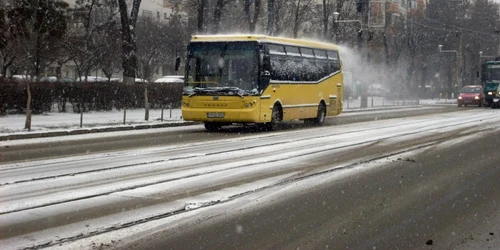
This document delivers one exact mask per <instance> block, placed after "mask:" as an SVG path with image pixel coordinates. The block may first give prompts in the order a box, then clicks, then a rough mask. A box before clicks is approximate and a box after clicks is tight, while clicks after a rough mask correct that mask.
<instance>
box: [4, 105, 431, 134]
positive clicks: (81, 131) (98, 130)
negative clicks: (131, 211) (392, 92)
mask: <svg viewBox="0 0 500 250" xmlns="http://www.w3.org/2000/svg"><path fill="white" fill-rule="evenodd" d="M421 107H422V105H410V106H384V107H376V108H362V109H361V108H360V109H348V110H343V111H342V113H356V112H364V111H381V110H393V109H407V108H421ZM197 124H200V123H199V122H186V121H181V122H173V123H157V124H138V125H127V126H119V127H102V128H87V129H75V130H69V131H48V132H34V133H27V134H12V135H3V136H0V141H10V140H21V139H35V138H47V137H56V136H66V135H83V134H92V133H105V132H116V131H127V130H143V129H152V128H168V127H180V126H190V125H197Z"/></svg>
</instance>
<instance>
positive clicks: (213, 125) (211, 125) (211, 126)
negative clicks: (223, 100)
mask: <svg viewBox="0 0 500 250" xmlns="http://www.w3.org/2000/svg"><path fill="white" fill-rule="evenodd" d="M221 127H222V124H221V123H219V122H205V129H207V130H208V131H212V132H214V131H219V130H220V129H221Z"/></svg>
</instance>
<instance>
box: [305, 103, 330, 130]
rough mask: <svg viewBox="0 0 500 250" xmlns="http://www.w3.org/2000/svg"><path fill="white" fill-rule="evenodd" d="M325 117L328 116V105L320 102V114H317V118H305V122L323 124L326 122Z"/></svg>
mask: <svg viewBox="0 0 500 250" xmlns="http://www.w3.org/2000/svg"><path fill="white" fill-rule="evenodd" d="M325 118H326V107H325V105H324V104H323V103H320V104H319V106H318V114H317V115H316V118H311V119H305V120H304V123H306V124H314V125H321V124H323V123H324V122H325Z"/></svg>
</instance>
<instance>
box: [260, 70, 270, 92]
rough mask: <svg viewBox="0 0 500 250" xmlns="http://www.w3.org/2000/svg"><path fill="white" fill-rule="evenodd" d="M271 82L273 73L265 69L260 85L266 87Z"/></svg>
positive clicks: (261, 75)
mask: <svg viewBox="0 0 500 250" xmlns="http://www.w3.org/2000/svg"><path fill="white" fill-rule="evenodd" d="M270 82H271V73H270V72H269V71H268V70H263V71H262V73H261V74H260V83H259V85H260V86H261V87H262V88H265V87H266V86H267V85H269V83H270Z"/></svg>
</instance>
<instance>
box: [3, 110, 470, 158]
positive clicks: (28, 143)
mask: <svg viewBox="0 0 500 250" xmlns="http://www.w3.org/2000/svg"><path fill="white" fill-rule="evenodd" d="M462 110H464V109H457V108H456V107H455V106H432V107H424V108H412V109H394V110H380V111H365V112H352V113H344V114H341V115H340V116H337V117H330V118H328V119H327V120H326V122H325V126H329V125H330V126H331V125H341V124H348V123H353V122H363V121H373V120H383V119H390V118H399V117H406V116H415V115H426V114H435V113H443V112H453V111H462ZM304 127H307V126H306V125H304V124H303V123H302V122H292V123H287V124H286V125H285V129H287V130H290V129H302V128H304ZM225 131H226V132H228V133H215V134H211V133H206V131H205V129H204V128H203V125H197V126H186V127H181V128H167V129H147V130H136V131H126V132H107V133H98V134H88V135H73V136H62V137H53V138H40V139H34V140H33V139H28V140H16V141H15V143H9V142H1V141H0V147H1V151H0V163H7V162H16V161H17V162H20V161H31V160H34V159H47V158H58V157H62V156H69V155H86V154H90V153H99V152H114V151H117V150H126V149H133V148H141V147H151V146H164V145H173V144H177V143H187V142H196V141H200V140H214V139H217V138H236V137H241V136H244V135H247V134H250V133H261V131H258V130H256V129H254V128H252V127H250V128H245V129H241V128H233V129H226V130H225ZM3 144H5V145H3Z"/></svg>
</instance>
